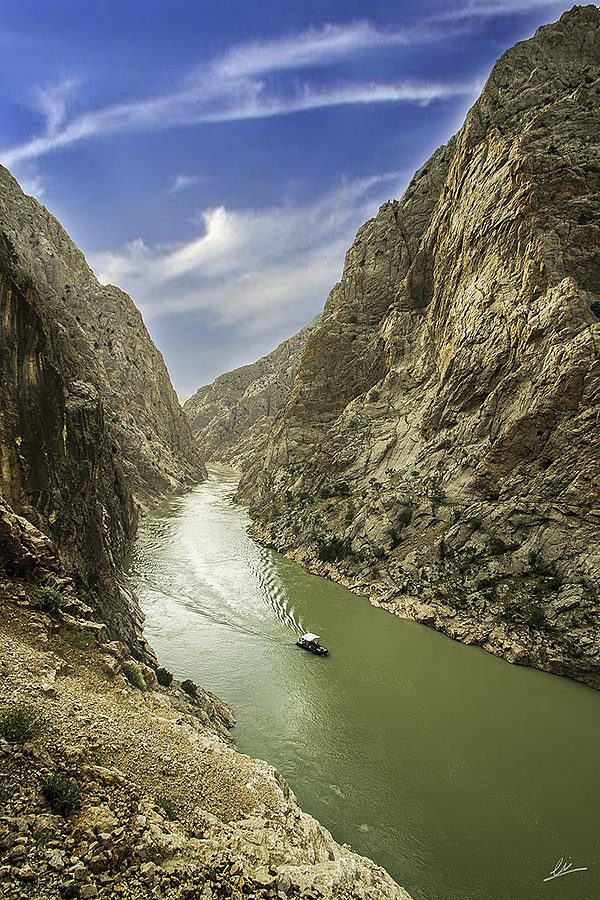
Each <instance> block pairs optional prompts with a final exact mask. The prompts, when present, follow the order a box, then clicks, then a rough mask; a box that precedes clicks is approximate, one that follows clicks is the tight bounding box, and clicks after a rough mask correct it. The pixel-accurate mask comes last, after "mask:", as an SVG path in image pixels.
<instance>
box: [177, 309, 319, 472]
mask: <svg viewBox="0 0 600 900" xmlns="http://www.w3.org/2000/svg"><path fill="white" fill-rule="evenodd" d="M320 321H321V316H320V315H319V316H317V317H316V318H315V319H313V321H312V322H311V323H310V324H309V325H307V326H306V328H303V329H302V331H300V332H299V333H298V334H296V335H294V337H292V338H290V339H289V340H288V341H284V342H283V343H282V344H280V345H279V346H278V347H277V348H276V349H275V350H274V351H273V352H272V353H269V355H268V356H263V357H262V359H259V360H258V361H257V362H255V363H253V364H252V365H249V366H241V367H240V368H239V369H234V370H233V372H227V374H225V375H220V376H219V378H217V379H216V380H215V381H213V383H212V384H209V385H207V386H206V387H201V388H200V389H199V390H198V391H196V393H195V394H194V396H193V397H190V399H189V400H188V401H187V402H186V403H184V406H183V409H184V412H185V414H186V415H187V417H188V419H189V421H190V426H191V428H192V432H193V434H194V437H195V439H196V442H197V444H198V446H199V447H201V448H202V449H203V452H204V454H205V456H206V458H207V459H211V460H215V461H218V462H223V463H229V464H230V465H232V466H236V467H237V468H240V469H245V468H247V467H248V466H249V465H251V464H252V462H254V461H256V460H262V458H263V456H264V452H265V447H266V444H267V439H268V436H269V429H270V427H271V425H272V423H273V420H274V418H275V415H276V414H277V412H278V411H279V408H280V407H281V404H282V403H283V402H284V400H285V398H286V397H287V394H288V392H289V389H290V386H291V384H292V381H293V379H294V376H295V374H296V370H297V368H298V364H299V362H300V358H301V356H302V352H303V350H304V348H305V346H306V342H307V340H308V339H309V337H310V335H311V334H312V333H313V332H314V331H316V329H317V328H318V326H319V323H320Z"/></svg>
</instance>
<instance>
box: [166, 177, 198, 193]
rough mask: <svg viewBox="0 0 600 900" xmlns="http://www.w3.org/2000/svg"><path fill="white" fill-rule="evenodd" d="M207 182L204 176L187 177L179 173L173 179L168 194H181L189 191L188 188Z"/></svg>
mask: <svg viewBox="0 0 600 900" xmlns="http://www.w3.org/2000/svg"><path fill="white" fill-rule="evenodd" d="M207 180H208V179H206V178H204V177H203V176H202V175H187V174H186V173H185V172H179V173H178V174H177V175H175V177H174V178H173V181H172V183H171V185H170V187H169V189H168V191H167V194H180V193H181V192H182V191H187V190H188V188H191V187H194V185H196V184H201V183H202V182H203V181H207Z"/></svg>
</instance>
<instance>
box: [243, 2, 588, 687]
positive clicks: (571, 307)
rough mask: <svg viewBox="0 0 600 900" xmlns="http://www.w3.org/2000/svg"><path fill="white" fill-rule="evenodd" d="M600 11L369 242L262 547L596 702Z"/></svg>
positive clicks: (546, 46) (351, 279)
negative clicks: (573, 681)
mask: <svg viewBox="0 0 600 900" xmlns="http://www.w3.org/2000/svg"><path fill="white" fill-rule="evenodd" d="M599 59H600V10H598V9H597V7H595V6H587V7H575V8H574V9H573V10H571V11H570V12H568V13H565V14H564V15H563V16H562V18H561V19H560V21H559V22H558V23H556V24H554V25H551V26H546V27H544V28H541V29H539V30H538V32H537V33H536V35H535V37H534V38H532V39H531V40H530V41H527V42H524V43H521V44H517V45H516V46H515V47H514V48H513V49H511V50H509V51H508V52H507V53H506V54H505V55H504V56H503V57H502V58H501V59H500V60H499V62H498V63H497V64H496V66H495V67H494V70H493V72H492V74H491V76H490V78H489V80H488V82H487V84H486V86H485V88H484V90H483V93H482V96H481V97H480V99H479V100H478V101H477V103H476V104H475V106H474V107H473V109H472V110H471V111H470V112H469V114H468V116H467V119H466V122H465V124H464V126H463V128H462V129H461V131H460V132H459V133H458V134H457V135H456V136H455V137H454V138H453V139H452V140H451V141H450V142H449V143H448V144H447V145H446V146H445V147H442V148H441V149H440V150H438V151H437V152H436V153H435V154H434V155H433V157H432V158H431V159H430V160H429V161H428V162H427V163H426V165H425V166H423V168H422V169H421V170H420V171H419V172H417V174H416V175H415V177H414V179H413V181H412V182H411V184H410V186H409V187H408V189H407V191H406V193H405V195H404V197H403V198H402V200H400V201H394V202H390V203H387V204H385V205H384V206H383V207H382V208H381V209H380V210H379V213H378V214H377V216H376V217H375V218H374V219H372V220H371V221H369V222H367V223H366V224H365V225H364V226H363V227H362V228H361V230H360V231H359V233H358V235H357V237H356V240H355V243H354V245H353V246H352V248H351V249H350V251H349V252H348V255H347V258H346V263H345V268H344V273H343V277H342V280H341V282H340V283H339V284H338V285H336V286H335V287H334V289H333V290H332V292H331V294H330V296H329V299H328V301H327V304H326V307H325V311H324V315H323V320H322V324H321V326H320V328H319V329H318V330H317V331H316V332H315V333H314V334H312V335H311V336H310V338H309V340H308V343H307V347H306V350H305V352H304V355H303V358H302V361H301V363H300V366H299V370H298V373H297V375H296V378H295V380H294V383H293V385H292V388H291V391H290V394H289V397H288V399H287V401H286V403H285V405H284V406H283V408H282V410H281V411H280V413H279V415H278V417H277V419H276V421H275V424H274V427H273V430H272V434H271V436H270V439H269V444H268V448H267V453H266V457H265V459H264V460H262V461H260V463H257V464H255V465H254V466H253V467H251V468H250V470H249V471H248V472H247V473H246V476H245V478H244V479H243V480H242V485H241V491H240V497H241V498H242V499H246V500H250V501H251V503H252V507H251V509H252V513H253V515H254V517H255V525H254V534H255V535H256V536H257V537H258V538H259V539H261V540H263V541H265V542H266V543H268V544H270V545H272V546H274V547H276V548H277V549H280V550H283V551H285V552H288V553H289V554H291V555H293V556H295V557H296V558H297V559H299V560H300V561H301V562H303V563H304V564H306V565H308V566H310V567H311V568H313V569H314V570H316V571H319V572H321V573H323V574H328V575H330V576H331V577H334V578H338V579H341V580H343V581H345V582H346V583H347V584H348V585H350V586H351V587H353V588H355V589H357V590H361V591H364V592H365V593H370V595H371V598H372V600H373V601H374V602H375V603H379V604H381V605H384V606H386V607H387V608H389V609H390V610H391V611H393V612H396V613H398V614H399V615H402V616H405V617H411V618H415V619H419V620H420V621H423V622H426V623H428V624H431V625H433V626H435V627H437V628H440V629H442V630H444V631H446V632H447V633H449V634H451V635H452V636H454V637H457V638H460V639H462V640H466V641H468V642H476V643H480V644H482V645H483V646H485V647H486V648H487V649H488V650H491V651H492V652H495V653H499V654H501V655H504V656H506V657H507V658H508V659H510V660H512V661H517V662H522V663H525V664H532V665H536V666H539V667H541V668H545V669H549V670H552V671H556V672H561V673H565V674H568V675H571V676H573V677H576V678H579V679H581V680H583V681H586V682H588V683H589V684H592V685H594V686H595V687H600V643H599V641H598V631H597V625H598V611H599V607H598V597H597V593H596V587H595V585H596V584H597V578H598V573H599V569H600V553H599V550H598V525H599V524H600V504H599V498H598V485H599V484H600V477H599V476H600V472H599V455H598V444H597V439H598V430H597V429H598V410H599V379H598V372H599V362H598V348H599V345H600V323H599V321H598V319H599V318H600V299H599V281H600V275H599V273H600V240H599V239H600V228H599V225H598V223H599V222H600V148H599V133H600V121H599V118H598V105H599V102H600V81H599V77H598V76H599V71H598V63H599Z"/></svg>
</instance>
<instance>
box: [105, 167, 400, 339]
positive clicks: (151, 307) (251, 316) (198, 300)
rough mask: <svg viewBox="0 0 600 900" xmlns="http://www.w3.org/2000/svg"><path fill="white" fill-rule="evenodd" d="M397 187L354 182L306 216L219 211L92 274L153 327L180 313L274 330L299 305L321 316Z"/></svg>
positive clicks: (127, 251)
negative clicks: (371, 221) (355, 244)
mask: <svg viewBox="0 0 600 900" xmlns="http://www.w3.org/2000/svg"><path fill="white" fill-rule="evenodd" d="M399 181H400V178H399V175H398V174H397V173H395V174H389V175H385V176H378V177H373V178H369V179H364V180H362V181H360V182H354V183H348V184H345V185H342V186H341V187H339V188H338V189H337V190H335V191H333V192H331V193H329V194H327V195H325V196H323V197H321V198H319V199H318V200H316V201H315V202H314V203H310V204H306V205H304V206H301V207H292V206H280V207H271V208H268V209H260V210H252V209H250V210H231V209H226V208H225V207H216V208H213V209H209V210H206V211H205V212H204V214H203V228H202V231H201V232H200V233H199V234H196V235H193V236H191V237H190V239H189V240H188V241H186V242H183V243H181V244H178V245H176V246H168V247H149V246H148V245H147V244H145V243H144V241H142V240H137V241H134V242H133V243H130V244H128V245H127V246H126V247H124V248H123V249H122V250H120V251H115V252H110V253H100V254H97V255H96V256H95V257H94V256H92V260H91V261H92V265H93V268H94V269H95V271H96V273H97V275H98V277H99V279H100V280H101V281H102V282H105V283H106V282H110V283H116V284H118V285H119V286H120V287H122V288H124V289H125V290H126V291H128V292H129V293H130V294H131V295H132V297H133V299H134V300H135V302H136V304H137V305H138V306H139V307H140V308H141V310H142V312H143V313H144V315H145V317H146V319H147V320H148V321H151V320H152V319H156V318H159V317H161V316H164V315H173V314H180V315H182V316H185V317H187V318H189V319H194V318H198V317H200V318H203V319H204V320H205V321H209V322H213V323H220V324H223V323H225V324H230V325H231V326H232V327H233V328H237V329H245V330H246V331H252V332H255V333H257V332H260V331H263V330H268V329H269V328H271V327H273V325H274V324H278V323H282V322H285V321H286V320H291V319H292V318H293V314H294V310H295V309H297V307H298V306H299V305H303V306H307V308H311V306H312V308H313V309H314V310H315V311H316V310H317V309H319V308H321V307H322V305H323V303H324V301H325V298H326V297H327V294H328V293H329V291H330V289H331V288H332V287H333V285H334V284H335V282H336V281H337V280H338V279H339V277H340V275H341V269H342V263H343V259H344V254H345V252H346V250H347V248H348V246H349V245H350V243H351V242H352V239H353V238H354V235H355V233H356V230H357V229H358V227H359V226H360V225H361V224H362V222H363V221H364V220H365V219H366V218H368V216H369V215H372V214H373V213H374V212H375V210H376V208H377V205H378V203H379V202H380V201H381V199H382V196H386V188H385V187H384V185H387V187H388V188H393V189H395V188H397V187H399Z"/></svg>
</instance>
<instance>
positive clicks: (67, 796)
mask: <svg viewBox="0 0 600 900" xmlns="http://www.w3.org/2000/svg"><path fill="white" fill-rule="evenodd" d="M41 790H42V794H43V795H44V798H45V800H46V803H47V804H48V806H49V807H50V809H51V810H52V811H53V812H55V813H60V815H61V816H68V815H70V813H72V812H75V811H76V810H78V809H80V808H81V788H80V787H79V785H78V783H77V782H76V781H75V779H73V778H68V777H67V776H66V775H62V774H60V773H58V774H56V775H48V777H47V778H44V779H43V781H42V783H41Z"/></svg>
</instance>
